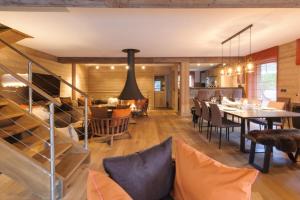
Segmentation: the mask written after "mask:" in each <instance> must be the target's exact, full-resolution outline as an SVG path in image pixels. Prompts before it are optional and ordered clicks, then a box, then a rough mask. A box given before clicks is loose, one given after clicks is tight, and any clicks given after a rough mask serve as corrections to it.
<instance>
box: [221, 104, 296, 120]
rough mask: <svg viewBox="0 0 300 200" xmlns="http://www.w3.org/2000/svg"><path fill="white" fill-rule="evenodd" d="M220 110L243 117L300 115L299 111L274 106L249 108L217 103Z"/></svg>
mask: <svg viewBox="0 0 300 200" xmlns="http://www.w3.org/2000/svg"><path fill="white" fill-rule="evenodd" d="M219 108H220V110H221V111H222V112H225V113H228V114H231V115H234V116H237V117H241V118H245V119H251V118H281V117H300V113H296V112H291V111H286V110H278V109H274V108H267V107H266V108H251V109H250V108H249V109H239V108H234V107H228V106H224V105H219Z"/></svg>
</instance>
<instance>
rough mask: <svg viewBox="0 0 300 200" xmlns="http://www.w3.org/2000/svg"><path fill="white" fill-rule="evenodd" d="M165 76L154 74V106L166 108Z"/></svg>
mask: <svg viewBox="0 0 300 200" xmlns="http://www.w3.org/2000/svg"><path fill="white" fill-rule="evenodd" d="M167 85H168V84H167V78H166V76H154V108H167V107H168V102H167V90H168V87H167Z"/></svg>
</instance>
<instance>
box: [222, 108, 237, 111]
mask: <svg viewBox="0 0 300 200" xmlns="http://www.w3.org/2000/svg"><path fill="white" fill-rule="evenodd" d="M223 110H224V111H236V110H237V109H236V108H231V107H226V108H224V107H223Z"/></svg>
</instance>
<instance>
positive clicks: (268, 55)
mask: <svg viewBox="0 0 300 200" xmlns="http://www.w3.org/2000/svg"><path fill="white" fill-rule="evenodd" d="M278 51H279V47H278V46H275V47H272V48H269V49H265V50H262V51H259V52H256V53H253V54H252V55H251V57H252V61H253V64H254V72H252V73H248V74H246V80H247V81H246V93H247V97H248V98H249V99H256V98H257V96H256V91H257V87H258V86H257V81H256V80H257V76H258V73H259V72H260V65H261V64H264V63H269V62H277V61H278ZM247 57H249V56H247ZM277 65H278V62H277Z"/></svg>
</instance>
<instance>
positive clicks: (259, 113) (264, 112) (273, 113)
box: [219, 104, 300, 153]
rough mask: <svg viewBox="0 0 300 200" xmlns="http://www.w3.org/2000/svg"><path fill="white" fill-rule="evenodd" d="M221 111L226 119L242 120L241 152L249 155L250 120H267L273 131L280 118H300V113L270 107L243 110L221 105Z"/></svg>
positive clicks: (269, 127)
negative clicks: (247, 138) (248, 135)
mask: <svg viewBox="0 0 300 200" xmlns="http://www.w3.org/2000/svg"><path fill="white" fill-rule="evenodd" d="M219 109H220V111H222V112H223V113H224V117H226V116H227V115H228V114H229V115H232V116H235V117H237V118H240V123H241V131H240V151H241V152H244V153H248V152H249V150H246V147H245V143H246V137H245V136H246V121H247V120H250V119H257V118H265V119H266V120H267V127H268V129H273V121H274V119H278V118H289V117H291V118H292V117H300V113H296V112H291V111H286V110H278V109H275V108H269V107H256V108H241V107H239V108H238V107H231V106H227V105H221V104H219Z"/></svg>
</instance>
